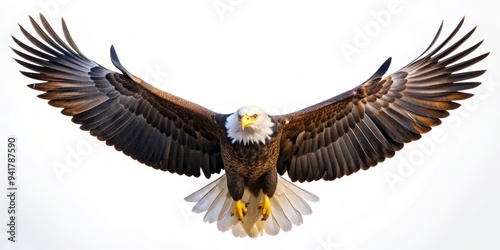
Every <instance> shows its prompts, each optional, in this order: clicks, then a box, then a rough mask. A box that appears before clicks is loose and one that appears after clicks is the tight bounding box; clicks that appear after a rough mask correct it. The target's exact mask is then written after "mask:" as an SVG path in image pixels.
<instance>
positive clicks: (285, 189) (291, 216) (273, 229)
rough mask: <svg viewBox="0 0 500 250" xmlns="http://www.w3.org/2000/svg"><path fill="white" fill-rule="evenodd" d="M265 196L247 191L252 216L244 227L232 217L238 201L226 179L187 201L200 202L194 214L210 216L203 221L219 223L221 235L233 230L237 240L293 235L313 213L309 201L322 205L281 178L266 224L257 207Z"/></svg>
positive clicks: (311, 195)
mask: <svg viewBox="0 0 500 250" xmlns="http://www.w3.org/2000/svg"><path fill="white" fill-rule="evenodd" d="M262 196H263V194H262V192H261V193H260V194H259V195H258V197H256V196H254V195H253V194H251V193H250V192H249V191H248V190H245V193H244V195H243V199H242V201H243V202H245V203H248V207H247V209H248V212H247V214H246V215H245V221H244V222H243V223H240V222H239V221H238V219H236V217H235V216H231V211H232V209H233V205H234V200H233V198H232V197H231V196H230V195H229V191H228V189H227V181H226V175H223V176H221V177H220V178H219V179H217V180H215V181H214V182H212V183H210V184H208V185H207V186H205V187H203V188H202V189H200V190H198V191H196V192H194V193H193V194H191V195H189V196H188V197H186V198H185V200H186V201H189V202H196V205H195V206H194V207H193V212H195V213H203V212H206V214H205V217H204V218H203V221H205V222H209V223H213V222H217V228H218V229H219V230H220V231H222V232H226V231H228V230H229V229H231V230H232V233H233V235H234V236H236V237H245V236H250V237H251V238H255V237H257V236H259V235H262V234H263V232H266V233H267V234H269V235H277V234H278V233H279V232H280V230H283V231H285V232H287V231H290V230H291V229H292V225H296V226H298V225H301V224H302V215H309V214H311V213H312V209H311V207H310V206H309V205H308V204H307V201H306V200H309V201H313V202H316V201H319V198H318V197H317V196H316V195H314V194H312V193H310V192H308V191H306V190H304V189H301V188H299V187H297V186H295V185H294V184H293V183H291V182H289V181H287V180H286V179H284V178H282V177H281V176H279V177H278V185H277V187H276V192H275V193H274V195H273V197H272V198H271V200H270V201H271V216H269V218H268V219H267V220H266V221H262V220H261V218H262V215H261V213H260V211H259V210H258V208H257V206H258V205H257V204H258V203H260V202H261V201H262Z"/></svg>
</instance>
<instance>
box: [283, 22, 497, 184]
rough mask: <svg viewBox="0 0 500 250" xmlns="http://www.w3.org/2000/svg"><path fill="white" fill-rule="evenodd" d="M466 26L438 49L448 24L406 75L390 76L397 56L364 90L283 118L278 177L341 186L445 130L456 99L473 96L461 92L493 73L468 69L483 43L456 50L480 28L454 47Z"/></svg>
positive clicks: (478, 58) (404, 71) (405, 70)
mask: <svg viewBox="0 0 500 250" xmlns="http://www.w3.org/2000/svg"><path fill="white" fill-rule="evenodd" d="M463 22H464V20H463V19H462V20H461V21H460V23H459V24H458V25H457V27H456V28H455V29H454V30H453V31H452V32H451V34H450V35H449V36H448V37H446V38H445V39H444V41H443V42H441V43H440V44H438V45H437V46H436V47H435V48H434V49H432V48H433V45H434V43H435V42H436V41H437V40H438V36H439V34H440V33H441V30H442V24H441V26H440V27H439V30H438V32H437V34H436V36H435V37H434V39H433V41H432V42H431V44H430V45H429V47H428V48H427V49H426V50H425V51H424V53H422V54H421V55H420V56H419V57H417V59H415V60H414V61H413V62H411V63H410V64H408V65H407V66H405V67H403V68H402V69H401V70H399V71H397V72H395V73H393V74H390V75H388V76H386V77H385V78H383V75H384V74H385V73H386V71H387V69H388V67H389V64H390V61H391V59H390V58H389V59H388V60H387V61H386V62H385V63H384V64H382V66H381V67H380V68H379V70H378V71H377V72H376V73H375V74H374V75H373V76H372V77H370V78H369V80H367V81H366V82H365V83H363V84H361V85H359V86H357V87H356V88H354V89H352V90H350V91H347V92H345V93H343V94H341V95H339V96H336V97H334V98H331V99H328V100H326V101H324V102H321V103H318V104H316V105H313V106H311V107H308V108H305V109H303V110H300V111H297V112H294V113H291V114H287V115H283V116H277V117H276V119H282V120H286V121H287V123H286V124H285V127H284V132H283V135H282V137H281V146H280V148H281V152H280V155H279V158H278V173H280V174H285V173H286V172H288V175H289V177H290V178H291V180H292V181H297V180H298V181H300V182H303V181H313V180H318V179H324V180H334V179H337V178H340V177H342V176H344V175H350V174H352V173H354V172H357V171H358V170H359V169H368V168H370V167H373V166H375V165H377V164H378V163H379V162H382V161H384V160H385V159H386V158H389V157H392V156H394V154H395V152H396V151H398V150H400V149H401V148H402V147H403V145H404V143H409V142H411V141H415V140H418V139H419V138H420V137H421V135H422V134H424V133H426V132H428V131H430V130H431V128H432V127H434V126H437V125H439V124H441V120H440V119H442V118H444V117H447V116H448V115H449V113H448V110H452V109H456V108H458V107H459V106H460V104H459V103H457V102H455V101H458V100H464V99H467V98H469V97H471V96H472V94H470V93H464V92H461V91H465V90H469V89H472V88H475V87H477V86H478V85H480V83H479V82H469V81H467V80H469V79H471V78H475V77H478V76H480V75H482V74H483V73H484V72H485V71H484V70H476V71H466V72H463V71H462V70H464V69H467V68H469V67H470V66H472V65H474V64H476V63H478V62H480V61H481V60H483V59H484V58H485V57H486V56H487V55H488V53H485V54H482V55H479V56H474V57H472V58H470V59H466V58H465V57H466V56H469V55H470V54H471V53H472V52H474V51H475V50H476V49H477V48H478V47H479V46H480V45H481V43H482V41H481V42H478V43H476V44H474V45H473V46H470V47H468V48H466V49H464V50H462V51H460V52H456V51H457V50H458V49H459V48H460V47H461V46H462V45H463V44H464V43H465V42H466V41H467V40H468V39H469V38H470V37H471V36H472V34H473V33H474V31H475V29H476V28H473V29H471V30H470V31H469V32H467V33H466V34H465V35H463V36H462V37H460V38H458V39H457V40H456V41H455V42H453V43H451V41H452V40H453V39H454V38H455V36H456V34H458V32H459V30H460V28H461V27H462V24H463ZM449 43H451V45H449V46H447V45H448V44H449ZM431 49H432V50H431ZM428 51H430V52H428ZM318 138H320V139H318Z"/></svg>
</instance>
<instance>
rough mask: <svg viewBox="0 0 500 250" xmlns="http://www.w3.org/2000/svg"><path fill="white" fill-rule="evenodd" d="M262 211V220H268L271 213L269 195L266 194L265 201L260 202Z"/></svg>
mask: <svg viewBox="0 0 500 250" xmlns="http://www.w3.org/2000/svg"><path fill="white" fill-rule="evenodd" d="M259 209H260V210H261V211H260V213H261V214H262V220H267V218H269V215H271V202H270V201H269V197H268V196H267V195H266V194H264V201H262V203H259Z"/></svg>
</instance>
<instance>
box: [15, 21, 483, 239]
mask: <svg viewBox="0 0 500 250" xmlns="http://www.w3.org/2000/svg"><path fill="white" fill-rule="evenodd" d="M31 22H32V24H33V26H34V28H35V30H36V32H37V34H38V35H39V36H40V37H41V39H42V40H43V41H44V42H42V41H40V40H38V39H36V38H35V37H33V36H32V35H31V34H29V33H28V32H27V31H26V30H24V29H23V28H22V27H21V31H22V32H23V34H24V35H25V36H26V38H27V39H28V40H29V41H30V42H31V44H32V46H29V45H26V44H25V43H23V42H21V41H19V40H18V39H16V38H14V41H15V43H16V44H17V45H18V46H19V47H20V48H21V49H22V50H24V52H22V51H21V50H17V49H14V52H15V53H16V54H17V55H18V56H20V57H21V58H23V60H17V59H16V61H17V62H18V63H20V64H21V65H23V66H24V67H26V68H28V69H30V70H32V71H33V72H22V73H23V74H24V75H26V76H28V77H31V78H34V79H37V80H41V81H43V82H42V83H36V84H30V85H28V86H29V87H31V88H33V89H35V90H39V91H43V92H44V93H42V94H41V95H39V97H40V98H43V99H47V100H49V104H50V105H52V106H55V107H60V108H63V110H62V113H63V114H64V115H68V116H72V117H73V118H72V121H73V122H75V123H77V124H81V126H80V128H81V129H82V130H87V131H89V132H90V133H91V134H92V135H93V136H96V137H97V138H98V139H99V140H101V141H106V144H107V145H110V146H114V147H115V149H116V150H118V151H122V152H123V153H125V154H126V155H128V156H131V157H132V158H133V159H136V160H137V161H139V162H141V163H144V164H146V165H148V166H151V167H153V168H155V169H160V170H163V171H169V172H172V173H178V174H181V175H187V176H196V177H198V176H200V175H201V174H202V173H203V175H204V176H205V177H207V178H209V177H211V175H212V174H216V173H220V172H221V170H222V169H225V172H226V174H225V175H223V176H222V177H221V178H219V179H217V180H216V181H214V182H213V183H211V184H209V185H208V186H206V187H205V188H202V189H201V190H199V191H197V192H195V193H193V194H192V195H190V196H188V197H187V198H186V200H188V201H193V202H197V204H196V205H195V207H194V209H193V210H194V211H195V212H205V211H206V212H207V213H206V216H205V220H206V221H208V222H217V226H218V228H219V229H220V230H222V231H226V230H230V229H232V230H233V233H234V234H235V235H237V236H246V235H249V236H251V237H255V236H257V235H259V234H261V233H262V232H263V231H265V232H267V233H268V234H272V235H274V234H277V233H278V232H279V231H280V230H284V231H288V230H290V229H291V226H292V224H295V225H300V224H301V223H302V215H303V214H310V213H311V209H310V207H309V206H308V205H307V202H306V201H305V200H304V199H307V200H317V197H316V196H314V195H313V194H310V193H308V192H306V191H304V190H301V189H300V188H298V187H296V186H295V185H293V184H291V183H289V182H288V181H286V180H284V179H282V178H281V177H280V175H284V174H285V173H287V174H288V177H289V178H290V179H291V180H292V181H300V182H303V181H314V180H320V179H323V180H334V179H336V178H340V177H342V176H344V175H350V174H352V173H354V172H357V171H358V170H359V169H368V168H370V167H372V166H375V165H376V164H377V163H379V162H382V161H384V160H385V159H386V158H388V157H392V156H393V155H394V154H395V152H396V151H398V150H400V149H401V148H402V147H403V145H404V144H405V143H408V142H411V141H414V140H418V139H419V138H420V137H421V134H423V133H426V132H428V131H430V130H431V128H432V127H433V126H436V125H439V124H440V123H441V119H442V118H444V117H446V116H448V115H449V113H448V111H447V110H451V109H456V108H458V107H459V104H458V103H456V102H455V101H456V100H463V99H466V98H469V97H471V96H472V95H471V94H468V93H463V92H462V91H464V90H468V89H471V88H474V87H476V86H478V85H479V84H480V83H479V82H474V81H468V80H469V79H472V78H475V77H477V76H480V75H481V74H483V73H484V70H478V71H463V70H464V69H466V68H468V67H470V66H472V65H474V64H476V63H477V62H479V61H481V60H482V59H484V58H485V57H486V56H487V55H488V53H485V54H482V55H478V56H472V57H471V58H469V59H467V58H466V57H467V56H468V55H469V54H471V53H472V52H474V51H475V50H476V49H477V48H478V47H479V46H480V44H481V42H478V43H476V44H475V45H473V46H471V47H468V48H466V49H464V50H460V51H458V52H456V51H457V49H458V48H460V47H461V46H462V44H463V43H464V42H465V41H466V40H467V39H468V38H469V37H470V36H471V35H472V33H473V32H474V30H475V29H472V30H471V31H470V32H468V33H467V34H465V35H464V36H463V37H461V38H459V39H457V40H456V41H454V42H451V41H452V39H453V38H454V37H455V35H456V34H457V33H458V31H459V30H460V28H461V26H462V24H463V20H462V21H461V22H460V23H459V25H458V26H457V27H456V28H455V30H453V31H452V32H451V34H450V35H449V36H448V37H447V38H446V39H445V40H444V41H443V42H441V43H440V44H439V45H437V46H436V47H435V48H434V47H433V46H434V43H435V42H436V40H437V39H438V36H439V34H440V31H441V28H440V29H439V31H438V34H437V35H436V37H435V38H434V40H433V42H432V43H431V45H430V46H429V48H428V49H427V50H426V51H425V52H424V53H423V54H422V55H421V56H420V57H418V58H417V59H416V60H414V61H413V62H411V63H410V64H408V65H407V66H405V67H403V68H402V69H400V70H398V71H396V72H395V73H393V74H390V75H388V76H386V77H383V75H384V74H385V73H386V71H387V69H388V68H389V65H390V61H391V60H390V59H388V60H387V61H386V62H385V63H384V64H382V66H381V67H380V68H379V69H378V70H377V72H376V73H375V74H374V75H373V76H372V77H370V78H369V79H368V80H367V81H366V82H364V83H363V84H361V85H359V86H357V87H355V88H353V89H352V90H349V91H347V92H345V93H343V94H341V95H338V96H336V97H333V98H331V99H328V100H325V101H323V102H321V103H318V104H316V105H313V106H311V107H308V108H305V109H303V110H300V111H297V112H293V113H290V114H285V115H277V116H269V115H267V114H265V113H264V112H263V111H261V110H260V109H257V111H255V110H256V109H252V108H250V109H247V112H243V111H241V110H242V109H240V110H238V112H240V111H241V114H240V113H235V114H218V113H216V112H213V111H211V110H208V109H206V108H204V107H202V106H199V105H197V104H195V103H193V102H190V101H187V100H184V99H182V98H180V97H177V96H174V95H172V94H169V93H167V92H164V91H161V90H159V89H157V88H155V87H153V86H151V85H149V84H147V83H146V82H144V81H143V80H141V79H140V78H138V77H136V76H134V75H132V74H131V73H130V72H128V71H127V70H126V69H125V68H124V67H123V66H122V65H121V63H120V61H119V60H118V57H117V55H116V52H115V50H114V48H113V47H111V59H112V62H113V64H114V65H115V66H116V67H117V68H118V69H119V70H120V71H121V72H122V73H117V72H114V71H111V70H108V69H106V68H104V67H102V66H100V65H99V64H97V63H95V62H94V61H92V60H90V59H88V58H87V57H85V56H84V55H83V53H81V51H80V50H79V49H78V47H77V46H76V45H75V43H74V42H73V40H72V38H71V36H70V35H69V32H68V30H67V28H66V25H65V23H64V21H63V31H64V35H65V38H66V42H65V41H64V40H63V39H61V38H60V37H59V36H58V35H57V34H56V32H55V31H54V30H53V29H52V28H51V27H50V25H49V24H48V22H47V21H46V20H45V18H44V17H43V16H41V23H42V25H43V27H44V29H43V28H42V27H40V26H39V25H38V24H37V23H36V22H35V21H34V20H33V19H31ZM68 44H69V45H68ZM448 44H450V45H449V46H448V47H446V46H447V45H448ZM250 110H252V112H250ZM236 114H238V116H236ZM243 117H245V118H243ZM243 119H249V120H251V122H250V123H252V124H251V125H248V128H245V127H246V126H247V125H246V124H243V122H244V121H243ZM253 123H255V124H253ZM240 126H241V128H240ZM259 201H262V203H258V202H259ZM244 203H248V211H247V208H246V205H242V204H244ZM256 203H258V205H257V204H256ZM231 208H232V209H231ZM258 208H260V209H261V210H262V211H259V210H258ZM271 210H272V211H273V212H272V213H271V212H270V211H271ZM245 213H246V215H245ZM230 214H233V215H234V214H236V216H230ZM235 217H237V218H235ZM268 217H269V218H268ZM244 218H245V222H244V223H238V220H241V221H242V220H243V219H244ZM260 219H264V220H265V219H267V220H266V221H260Z"/></svg>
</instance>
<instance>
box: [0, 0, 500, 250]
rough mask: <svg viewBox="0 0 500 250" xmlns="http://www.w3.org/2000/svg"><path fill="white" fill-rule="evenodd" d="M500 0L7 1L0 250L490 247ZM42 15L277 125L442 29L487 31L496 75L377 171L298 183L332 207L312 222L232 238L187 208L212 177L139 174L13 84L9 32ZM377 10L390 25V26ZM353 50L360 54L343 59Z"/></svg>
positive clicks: (84, 43) (0, 56) (403, 56)
mask: <svg viewBox="0 0 500 250" xmlns="http://www.w3.org/2000/svg"><path fill="white" fill-rule="evenodd" d="M493 3H494V2H492V1H486V0H484V1H457V0H455V1H435V0H428V1H405V0H400V1H391V0H377V1H343V2H342V3H339V1H305V0H302V1H299V0H296V1H290V0H286V1H285V0H281V1H272V3H271V1H263V0H261V1H256V0H253V1H247V0H238V1H236V0H203V1H159V0H156V1H154V0H142V1H136V2H132V3H130V2H126V1H120V2H111V1H110V2H104V1H97V0H93V1H91V0H89V1H73V0H41V1H14V0H9V1H2V4H1V6H0V25H1V26H0V31H1V33H0V34H1V38H0V73H1V83H0V107H1V108H0V109H1V114H2V118H1V123H0V160H1V162H2V163H1V164H0V166H2V167H1V168H0V188H1V189H4V190H5V191H2V192H0V194H2V196H0V248H1V249H139V248H141V249H196V248H204V249H208V248H217V249H226V248H229V247H232V248H233V249H234V248H238V249H258V248H261V249H262V248H266V249H272V248H279V249H494V248H495V246H496V247H497V246H498V245H500V237H499V235H500V215H499V211H500V199H499V198H500V194H499V191H500V181H499V180H500V179H499V176H500V169H499V166H498V161H497V158H496V156H497V155H496V154H498V153H500V152H499V150H498V149H499V147H498V139H499V136H498V133H497V127H498V125H497V124H496V123H497V121H498V118H499V115H498V111H497V107H498V105H499V104H500V103H499V101H498V98H497V97H496V96H497V95H498V94H499V92H500V72H499V68H498V61H499V58H498V55H497V54H496V53H495V52H497V50H498V49H499V47H498V44H500V41H499V36H498V32H499V31H500V29H499V28H500V27H499V24H500V18H498V13H497V12H498V11H497V10H498V8H496V6H494V5H493ZM388 5H390V6H392V7H388ZM216 6H219V9H218V8H216ZM223 7H226V9H220V8H223ZM40 12H41V13H44V14H45V15H46V17H47V18H48V20H49V21H50V22H51V24H52V25H53V27H54V29H55V30H57V31H58V32H59V31H61V29H60V18H61V17H64V18H65V20H66V22H67V24H68V25H69V29H70V31H71V32H72V35H73V38H74V39H75V41H76V43H77V44H78V46H79V47H80V49H81V50H82V51H83V52H84V53H85V54H86V56H88V57H89V58H92V59H93V60H95V61H96V62H98V63H100V64H101V65H103V66H105V67H108V68H110V69H114V67H113V66H112V64H111V62H110V59H109V46H110V45H111V44H114V45H115V47H116V49H117V52H118V54H119V55H120V59H121V61H122V63H123V64H124V65H125V67H126V68H127V69H128V70H129V71H131V72H132V73H134V74H135V75H137V76H139V77H142V78H143V79H146V80H147V81H149V82H150V83H152V84H154V85H155V86H157V87H159V88H161V89H163V90H166V91H169V92H171V93H174V94H176V95H178V96H181V97H183V98H186V99H189V100H192V101H194V102H197V103H199V104H201V105H204V106H206V107H208V108H210V109H212V110H214V111H217V112H221V113H229V112H234V111H235V110H236V109H237V108H238V107H240V106H242V105H247V104H256V105H260V106H262V107H263V108H264V109H265V110H267V111H268V113H271V114H280V113H286V112H290V111H294V110H297V109H300V108H303V107H305V106H307V105H311V104H314V103H316V102H319V101H322V100H324V99H327V98H329V97H332V96H334V95H336V94H339V93H341V92H343V91H345V90H348V89H350V88H352V87H354V86H356V85H357V84H360V83H361V82H363V81H364V80H366V79H367V78H368V77H369V76H371V75H372V74H373V73H374V72H375V70H376V69H377V68H378V67H379V66H380V64H381V63H382V62H383V61H384V60H385V59H386V58H388V57H390V56H392V57H393V63H392V65H391V68H390V69H389V72H393V71H395V70H397V69H399V68H401V67H403V66H404V65H406V64H407V63H409V62H410V61H411V60H413V59H414V58H415V57H417V56H418V55H420V53H421V52H422V51H423V50H424V49H425V48H426V47H427V45H428V44H429V43H430V41H431V40H432V38H433V36H434V34H435V32H436V30H437V28H438V26H439V24H440V23H441V21H443V20H444V23H445V26H444V30H443V32H444V33H443V34H444V35H447V34H448V33H449V32H450V31H451V30H452V29H453V28H454V27H455V25H456V24H457V23H458V22H459V21H460V19H461V18H462V17H463V16H466V22H465V25H464V30H463V31H462V33H461V34H465V32H466V31H468V30H469V29H471V28H472V27H474V26H475V25H478V30H477V31H476V33H475V34H474V35H473V37H472V38H471V42H477V41H479V40H482V39H485V42H484V44H483V46H481V47H480V48H479V52H477V53H476V54H477V55H478V54H479V53H483V52H487V51H491V52H492V54H491V55H490V56H489V57H488V58H487V59H486V60H484V61H483V62H481V63H479V64H478V65H477V66H474V69H488V70H489V71H488V72H487V73H486V74H485V75H484V76H482V77H480V79H479V80H480V81H482V82H483V85H482V86H481V87H479V88H478V89H476V90H475V91H474V92H475V93H476V94H477V95H476V96H475V97H474V98H472V99H470V100H467V101H464V102H462V104H463V106H462V108H461V109H459V110H456V111H453V112H452V114H451V117H450V118H448V119H445V120H444V122H443V125H441V126H439V127H437V128H436V129H435V130H433V131H432V132H430V133H428V134H427V135H425V136H424V137H423V139H422V140H420V141H418V142H414V143H411V144H409V145H407V146H405V148H404V149H403V150H402V151H401V152H399V153H398V154H396V156H395V157H394V158H393V159H389V160H387V161H386V162H384V163H382V164H379V165H378V166H377V167H376V168H373V169H371V170H369V171H362V172H360V173H356V174H354V175H353V176H350V177H345V178H342V179H340V180H337V181H334V182H315V183H304V184H301V185H300V186H301V187H303V188H305V189H307V190H309V191H311V192H313V193H315V194H317V195H318V196H320V198H321V200H320V202H319V203H314V204H312V208H313V210H314V212H313V215H311V216H306V217H305V218H304V224H303V225H301V226H298V227H294V228H293V229H292V230H291V231H290V232H282V233H280V234H279V235H278V236H276V237H270V236H267V235H265V236H264V237H261V238H258V239H254V240H252V239H237V238H234V237H233V236H232V235H231V233H229V232H226V233H221V232H219V231H218V230H217V228H216V225H212V224H206V223H203V222H202V218H203V216H202V215H198V214H192V213H191V212H190V209H191V206H192V204H189V203H187V202H185V201H184V200H183V198H184V197H185V196H186V195H188V194H190V193H191V192H194V191H196V190H197V189H198V188H200V187H202V186H203V185H205V184H207V183H208V182H210V180H206V179H204V178H198V179H196V178H188V177H185V176H178V175H174V174H170V173H163V172H160V171H156V170H153V169H151V168H148V167H146V166H142V165H141V164H139V163H138V162H136V161H134V160H132V159H129V158H128V157H125V156H124V155H123V154H122V153H119V152H116V151H115V150H114V149H113V148H111V147H107V146H105V145H104V144H103V143H101V142H98V141H97V140H95V139H94V138H91V137H90V136H88V135H87V133H86V132H82V131H80V130H79V129H78V126H77V125H75V124H72V123H71V121H70V118H69V117H65V116H63V115H61V114H60V113H59V110H57V109H55V108H53V107H50V106H49V105H47V104H46V102H45V101H44V100H41V99H39V98H36V95H37V94H38V93H37V92H36V91H34V90H31V89H29V88H27V87H26V85H27V84H29V83H32V82H33V81H32V80H30V79H28V78H26V77H23V76H22V75H21V74H19V73H18V71H19V70H21V69H22V67H21V66H20V65H18V64H17V63H15V62H14V61H13V60H12V57H14V53H13V52H12V51H11V50H10V49H9V46H12V47H16V45H15V44H14V43H13V42H12V40H11V39H10V35H14V36H16V37H18V38H21V39H22V40H23V41H26V40H25V39H24V38H23V37H22V34H21V32H20V31H19V29H18V27H17V23H20V24H22V25H24V26H25V27H29V25H28V24H29V21H28V15H33V16H35V17H36V19H37V20H38V16H37V14H38V13H40ZM382 13H386V14H387V13H389V14H390V17H389V16H387V15H385V16H384V17H385V19H380V16H381V15H382ZM29 30H32V29H31V28H29ZM363 36H365V37H363ZM356 39H357V40H356ZM470 44H472V43H468V45H470ZM346 46H352V47H350V48H351V49H352V48H356V50H353V51H355V53H354V52H353V54H345V53H344V52H343V51H342V48H345V47H346ZM497 53H498V52H497ZM10 135H14V136H16V137H17V141H18V144H17V146H18V149H19V153H18V156H17V157H18V169H17V173H16V174H17V178H18V179H17V185H18V187H19V191H18V200H17V203H16V204H17V216H18V221H17V226H18V227H17V237H16V240H17V242H16V243H11V242H9V241H7V234H6V233H5V232H6V231H7V227H6V223H7V219H8V214H7V206H8V204H7V197H6V195H4V194H6V192H7V191H6V188H7V182H6V174H7V171H6V168H5V166H6V163H5V162H6V158H5V156H6V153H5V152H6V150H7V149H6V144H7V138H8V136H10ZM2 152H4V153H2ZM61 169H64V170H66V172H60V171H59V172H58V171H56V170H61Z"/></svg>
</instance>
